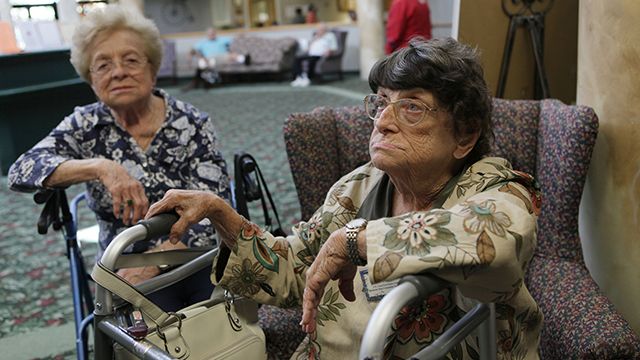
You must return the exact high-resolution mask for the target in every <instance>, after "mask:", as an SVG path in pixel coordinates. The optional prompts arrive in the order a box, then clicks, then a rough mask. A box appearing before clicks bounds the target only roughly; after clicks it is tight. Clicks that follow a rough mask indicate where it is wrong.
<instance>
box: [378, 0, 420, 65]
mask: <svg viewBox="0 0 640 360" xmlns="http://www.w3.org/2000/svg"><path fill="white" fill-rule="evenodd" d="M416 36H422V37H423V38H425V39H431V13H430V11H429V4H428V3H427V0H393V2H392V3H391V8H390V9H389V17H388V18H387V42H386V43H385V47H384V48H385V52H386V53H387V54H391V53H392V52H394V51H395V50H396V49H399V48H403V47H405V46H407V43H408V42H409V40H411V38H413V37H416Z"/></svg>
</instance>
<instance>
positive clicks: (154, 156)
mask: <svg viewBox="0 0 640 360" xmlns="http://www.w3.org/2000/svg"><path fill="white" fill-rule="evenodd" d="M72 40H73V44H72V48H71V63H72V64H73V66H74V67H75V69H76V71H77V72H78V74H79V75H80V76H81V77H82V78H83V79H84V80H85V81H87V82H88V83H89V85H91V88H92V89H93V91H94V92H95V94H96V96H97V97H98V102H96V103H93V104H89V105H85V106H79V107H76V108H75V110H74V112H73V113H72V114H71V115H69V116H67V117H66V118H65V119H64V120H63V121H62V122H61V123H60V125H58V126H57V127H56V128H55V129H53V130H52V131H51V133H50V134H49V135H48V136H47V137H45V138H44V139H43V140H42V141H40V142H39V143H38V144H36V145H35V146H34V147H33V148H31V149H30V150H28V151H27V152H26V153H24V154H23V155H22V156H20V158H18V160H17V161H16V162H15V163H14V164H13V166H12V167H11V169H10V171H9V185H10V187H11V188H12V189H14V190H19V191H33V190H36V189H41V188H58V187H66V186H69V185H72V184H77V183H85V184H86V187H87V194H88V198H87V202H88V205H89V207H90V208H91V210H93V211H94V212H95V215H96V219H97V220H98V224H99V227H100V233H99V244H100V251H99V254H101V253H102V250H104V249H105V248H106V247H107V245H108V244H109V242H110V241H111V240H112V239H113V238H114V237H115V236H116V234H118V233H119V232H120V231H122V230H123V229H124V228H125V227H127V226H129V225H131V224H135V223H136V222H137V221H138V220H140V219H142V218H143V217H144V215H145V214H146V212H147V210H148V208H149V203H150V202H154V201H157V200H159V199H161V198H162V196H163V195H164V193H165V192H166V191H167V190H168V189H173V188H183V189H199V190H208V191H211V192H213V193H215V194H217V195H218V196H220V197H221V198H222V199H224V200H225V201H226V200H227V199H228V198H229V196H230V192H229V180H228V176H227V168H226V163H225V161H224V159H223V158H222V155H221V154H220V151H218V149H217V148H216V135H215V132H214V129H213V123H212V121H211V119H210V118H209V116H208V115H207V114H205V113H202V112H200V111H199V110H198V109H196V108H194V107H193V106H191V105H189V104H186V103H184V102H182V101H179V100H177V99H175V98H173V97H171V96H170V95H169V94H167V93H166V92H164V91H162V90H160V89H157V88H155V84H156V73H157V72H158V69H159V67H160V63H161V61H162V40H161V38H160V33H159V31H158V28H157V27H156V25H155V24H154V23H153V22H152V21H151V20H149V19H146V18H145V17H144V16H143V15H142V14H141V13H140V12H139V11H138V10H136V9H133V8H127V7H121V6H118V5H108V6H106V7H105V8H102V9H98V10H94V11H92V12H91V13H89V14H88V15H87V16H86V17H85V18H84V19H83V20H82V21H81V22H80V23H79V24H78V25H77V27H76V29H75V32H74V34H73V39H72ZM213 235H214V231H213V229H212V228H211V226H208V224H203V225H194V226H193V227H191V228H190V229H189V230H188V231H187V232H186V234H185V236H184V237H183V238H182V241H183V243H184V245H183V244H180V245H181V246H175V245H173V246H172V245H171V243H169V242H166V241H165V242H164V243H162V244H160V241H157V242H155V243H154V244H136V246H135V247H134V249H133V251H145V250H147V249H148V248H149V247H151V246H154V245H157V246H158V247H157V248H154V250H157V249H167V248H175V247H186V246H194V247H195V246H208V245H212V244H213V243H214V241H215V239H214V237H213ZM151 251H153V250H151ZM159 272H160V270H159V269H158V268H157V267H155V266H149V267H145V268H134V269H123V270H121V271H120V274H121V275H123V276H124V277H125V278H126V279H127V280H129V281H130V282H132V283H134V284H135V283H138V282H141V281H143V280H146V279H148V278H150V277H153V276H155V275H157V274H158V273H159ZM191 282H193V284H192V285H189V284H190V283H191ZM212 289H213V287H212V285H211V282H210V281H209V276H208V271H206V270H204V271H203V272H202V273H198V274H196V275H195V276H193V277H191V278H190V279H189V280H187V281H186V282H185V283H180V284H178V285H176V287H174V288H172V289H171V288H167V289H164V290H162V291H161V294H156V295H154V296H152V297H153V298H154V300H156V302H157V303H158V304H159V305H160V306H162V307H163V308H165V309H166V310H168V311H173V310H177V309H180V308H182V307H184V306H185V305H186V304H189V303H193V302H196V301H199V300H203V299H207V298H208V297H209V296H210V294H211V290H212Z"/></svg>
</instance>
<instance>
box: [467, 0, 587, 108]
mask: <svg viewBox="0 0 640 360" xmlns="http://www.w3.org/2000/svg"><path fill="white" fill-rule="evenodd" d="M508 27H509V18H508V17H507V16H506V15H505V14H504V13H503V12H502V8H501V5H500V1H495V0H472V1H471V0H462V1H461V4H460V25H459V28H458V39H459V40H461V41H463V42H466V43H469V44H472V45H477V46H478V47H479V49H480V50H481V52H482V62H483V64H484V69H485V78H486V80H487V83H488V85H489V88H490V89H491V91H492V92H493V93H494V94H495V91H496V89H497V85H498V77H499V73H500V65H501V63H502V56H503V53H504V46H505V40H506V36H507V31H508ZM577 38H578V0H563V1H555V2H554V4H553V7H552V8H551V10H550V11H549V13H548V14H547V16H546V22H545V37H544V57H545V59H544V60H545V61H544V64H545V69H546V73H547V78H548V81H549V88H550V92H551V97H554V98H557V99H560V100H562V101H563V102H565V103H569V104H570V103H574V102H575V98H576V76H577V75H576V74H577V70H576V69H577ZM534 69H535V61H534V58H533V51H532V48H531V41H530V38H529V34H528V33H526V32H525V29H524V28H520V29H518V31H517V33H516V36H515V42H514V47H513V50H512V53H511V63H510V66H509V72H508V76H507V83H506V87H505V95H504V97H505V98H508V99H527V98H529V99H531V98H533V96H534V89H535V82H534Z"/></svg>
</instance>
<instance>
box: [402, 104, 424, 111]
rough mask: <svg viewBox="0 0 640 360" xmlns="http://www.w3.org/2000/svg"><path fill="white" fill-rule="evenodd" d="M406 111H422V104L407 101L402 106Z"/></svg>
mask: <svg viewBox="0 0 640 360" xmlns="http://www.w3.org/2000/svg"><path fill="white" fill-rule="evenodd" d="M404 108H405V109H406V110H407V111H411V112H420V111H422V106H420V105H418V104H415V103H411V102H410V103H407V104H406V105H405V107H404Z"/></svg>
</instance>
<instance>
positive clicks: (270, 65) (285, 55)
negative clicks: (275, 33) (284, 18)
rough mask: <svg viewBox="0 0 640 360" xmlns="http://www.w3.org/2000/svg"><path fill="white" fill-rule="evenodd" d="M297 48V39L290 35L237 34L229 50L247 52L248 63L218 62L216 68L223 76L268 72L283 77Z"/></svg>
mask: <svg viewBox="0 0 640 360" xmlns="http://www.w3.org/2000/svg"><path fill="white" fill-rule="evenodd" d="M297 49H298V41H297V40H296V39H294V38H292V37H282V38H265V37H260V36H254V35H238V36H237V37H235V38H234V39H233V40H232V41H231V44H230V46H229V51H231V52H234V53H237V54H244V55H247V54H248V55H249V56H250V57H251V62H250V64H248V65H245V64H238V63H230V64H220V65H218V66H216V70H217V71H218V72H219V73H220V75H222V76H223V78H228V77H232V76H236V77H237V76H241V75H257V74H261V75H262V74H269V75H274V76H276V77H278V78H280V79H285V78H288V77H289V75H290V72H291V69H292V67H293V61H294V60H295V56H296V51H297ZM252 79H253V77H252Z"/></svg>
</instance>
